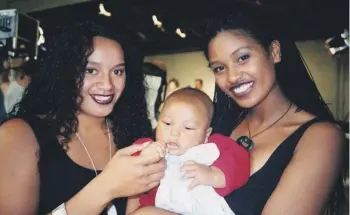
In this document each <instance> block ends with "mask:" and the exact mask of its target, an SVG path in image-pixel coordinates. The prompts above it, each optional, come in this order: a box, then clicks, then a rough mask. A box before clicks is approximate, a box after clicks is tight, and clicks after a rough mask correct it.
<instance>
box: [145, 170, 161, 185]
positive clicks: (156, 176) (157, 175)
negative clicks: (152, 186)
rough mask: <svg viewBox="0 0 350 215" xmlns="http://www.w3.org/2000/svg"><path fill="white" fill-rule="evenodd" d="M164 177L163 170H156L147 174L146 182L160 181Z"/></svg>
mask: <svg viewBox="0 0 350 215" xmlns="http://www.w3.org/2000/svg"><path fill="white" fill-rule="evenodd" d="M163 178H164V172H158V173H154V174H152V175H149V176H148V177H147V183H151V182H155V181H160V180H162V179H163Z"/></svg>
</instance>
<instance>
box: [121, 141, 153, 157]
mask: <svg viewBox="0 0 350 215" xmlns="http://www.w3.org/2000/svg"><path fill="white" fill-rule="evenodd" d="M149 143H150V142H146V143H143V144H134V145H131V146H128V147H126V148H123V149H120V150H118V152H117V153H118V155H122V156H123V155H124V156H125V155H132V154H134V153H136V152H139V151H142V149H144V148H145V147H146V146H147V145H148V144H149Z"/></svg>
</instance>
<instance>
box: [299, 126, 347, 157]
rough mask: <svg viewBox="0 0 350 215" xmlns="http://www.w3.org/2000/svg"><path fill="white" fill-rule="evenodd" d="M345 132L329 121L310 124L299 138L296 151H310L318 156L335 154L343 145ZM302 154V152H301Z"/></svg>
mask: <svg viewBox="0 0 350 215" xmlns="http://www.w3.org/2000/svg"><path fill="white" fill-rule="evenodd" d="M344 138H345V134H344V132H343V131H342V130H341V128H340V127H339V126H338V125H336V124H333V123H331V122H317V123H314V124H312V125H311V126H310V127H309V128H308V129H307V130H306V131H305V133H304V135H303V137H302V138H301V139H300V141H299V143H298V146H297V148H296V152H298V151H300V153H302V151H303V152H305V155H307V154H306V153H309V152H312V153H317V154H318V155H319V156H332V154H333V156H337V155H339V154H340V153H341V151H342V149H343V147H344V146H345V139H344ZM302 154H304V153H302Z"/></svg>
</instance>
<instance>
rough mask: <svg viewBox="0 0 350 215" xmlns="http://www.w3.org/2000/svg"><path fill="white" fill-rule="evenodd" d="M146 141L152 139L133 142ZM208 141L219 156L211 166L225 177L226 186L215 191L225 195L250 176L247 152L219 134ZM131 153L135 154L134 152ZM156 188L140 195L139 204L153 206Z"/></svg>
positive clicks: (140, 141)
mask: <svg viewBox="0 0 350 215" xmlns="http://www.w3.org/2000/svg"><path fill="white" fill-rule="evenodd" d="M148 141H152V140H151V139H150V138H142V139H139V140H137V141H136V142H134V143H133V144H142V143H145V142H148ZM208 143H215V144H216V145H217V147H218V149H219V151H220V156H219V158H218V159H217V160H216V161H215V162H214V163H213V165H212V166H215V167H217V168H219V169H220V170H221V171H222V172H223V173H224V174H225V179H226V187H224V188H215V191H216V192H217V193H218V194H219V195H220V196H226V195H228V194H229V193H231V192H232V191H233V190H235V189H237V188H239V187H241V186H242V185H244V184H245V183H246V182H247V181H248V178H249V176H250V160H249V153H248V152H247V150H246V149H244V148H243V147H241V146H239V145H238V144H237V143H236V142H235V141H233V140H232V139H231V138H230V137H226V136H224V135H221V134H213V135H211V136H210V137H209V138H208ZM139 153H140V152H138V154H139ZM133 155H136V153H135V154H133ZM157 189H158V187H156V188H154V189H152V190H150V191H149V192H148V193H147V194H142V195H140V205H141V206H154V205H155V199H156V194H157Z"/></svg>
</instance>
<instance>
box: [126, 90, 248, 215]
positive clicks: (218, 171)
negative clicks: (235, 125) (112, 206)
mask: <svg viewBox="0 0 350 215" xmlns="http://www.w3.org/2000/svg"><path fill="white" fill-rule="evenodd" d="M213 109H214V108H213V104H212V101H211V99H210V98H209V97H208V96H207V95H206V94H205V93H204V92H202V91H199V90H196V89H192V88H183V89H180V90H177V91H175V92H173V93H172V94H171V95H170V96H169V97H168V98H167V99H166V100H165V102H164V106H163V109H162V111H161V113H160V117H159V121H158V125H157V128H156V142H152V140H151V139H149V138H143V139H140V140H138V141H136V142H135V143H134V144H142V143H145V142H150V143H149V145H148V146H147V147H146V148H145V149H144V150H143V151H142V152H141V154H145V153H153V154H155V155H156V156H158V157H159V160H160V159H161V158H162V157H165V160H166V164H167V169H166V170H165V176H164V178H163V179H162V180H161V182H160V185H159V187H158V188H157V189H153V190H151V191H149V192H148V193H147V194H143V195H140V196H138V197H135V198H129V201H128V208H127V213H131V212H133V211H135V210H136V209H137V208H139V207H140V206H141V207H143V206H154V205H155V206H156V207H159V208H163V209H165V210H168V211H172V212H175V213H178V214H184V215H213V214H215V215H231V214H234V213H233V212H232V211H231V209H230V208H229V206H228V205H227V203H226V201H225V199H224V198H223V197H224V196H226V195H228V194H229V193H231V192H232V191H233V190H234V189H237V188H239V187H240V186H242V185H243V184H245V183H246V181H247V180H248V178H249V174H250V163H249V155H248V152H247V151H246V150H245V149H244V148H242V147H241V146H239V145H238V144H236V143H235V142H234V141H233V140H232V139H231V138H229V137H225V136H223V135H220V134H214V135H210V134H211V131H212V128H211V127H210V123H211V119H212V116H213V111H214V110H213Z"/></svg>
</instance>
